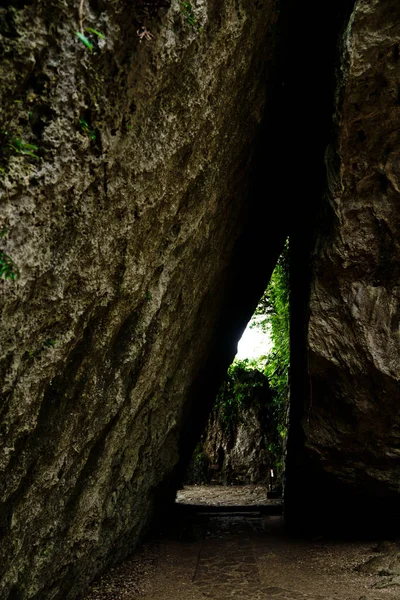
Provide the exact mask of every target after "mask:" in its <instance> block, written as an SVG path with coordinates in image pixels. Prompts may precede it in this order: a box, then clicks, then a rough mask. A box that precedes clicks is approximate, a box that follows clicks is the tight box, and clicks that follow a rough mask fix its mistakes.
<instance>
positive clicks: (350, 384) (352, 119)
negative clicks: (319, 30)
mask: <svg viewBox="0 0 400 600" xmlns="http://www.w3.org/2000/svg"><path fill="white" fill-rule="evenodd" d="M399 18H400V7H399V4H398V2H396V1H388V2H376V1H373V2H370V1H364V0H360V1H358V2H356V3H355V8H354V11H353V14H352V15H351V18H350V20H349V22H348V26H347V28H346V31H345V33H344V36H343V43H342V63H341V68H340V72H338V83H337V91H336V112H335V125H336V129H337V137H336V140H335V142H334V143H332V144H331V146H330V148H329V149H328V151H327V154H326V164H327V174H328V193H327V197H326V201H325V207H324V213H323V215H322V217H321V220H320V222H319V225H318V231H319V233H318V240H317V244H316V248H315V251H314V261H313V275H312V282H311V298H310V320H309V330H308V349H309V360H308V374H307V383H306V386H307V389H308V401H307V403H306V406H305V411H304V415H303V433H304V436H305V438H304V439H305V441H304V445H303V448H304V447H305V452H304V455H303V459H300V460H298V463H297V467H296V468H297V470H298V475H297V477H298V478H299V482H302V484H303V488H302V492H305V494H302V493H299V500H300V504H301V505H302V507H304V506H305V505H306V504H307V502H310V503H311V505H312V507H313V508H311V511H310V510H309V508H308V514H309V516H311V519H313V515H312V514H311V513H312V511H313V510H316V512H317V513H318V514H319V515H321V514H323V515H324V516H323V518H324V519H325V521H329V520H330V519H332V522H333V521H336V520H337V515H338V514H339V513H343V512H344V513H345V514H347V517H350V522H351V521H352V519H357V518H358V517H362V519H364V518H365V517H366V516H368V520H365V521H364V524H365V530H366V531H367V530H368V528H369V527H373V526H374V523H375V522H379V521H380V520H382V517H383V518H384V519H387V520H388V521H389V522H390V520H391V519H392V527H395V523H394V520H395V519H397V508H396V506H397V503H398V498H399V494H400V387H399V377H400V330H399V315H400V286H399V281H400V271H399V265H400V242H399V240H400V211H399V206H400V186H399V182H400V179H399V176H400V171H399V158H400V154H399V148H400V101H399V81H400V60H399V48H400V25H399V23H400V21H399ZM293 464H294V463H293ZM292 474H293V472H292ZM291 491H292V492H294V490H293V489H292V490H291ZM302 495H303V496H305V498H304V499H303V500H302V498H301V496H302ZM314 502H315V503H316V505H315V504H314ZM393 519H394V520H393ZM353 522H354V521H353Z"/></svg>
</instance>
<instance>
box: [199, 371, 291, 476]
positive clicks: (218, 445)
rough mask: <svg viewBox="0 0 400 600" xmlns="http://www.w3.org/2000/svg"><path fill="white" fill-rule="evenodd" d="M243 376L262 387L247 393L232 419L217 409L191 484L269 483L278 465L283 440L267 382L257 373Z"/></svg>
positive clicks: (201, 443) (214, 409)
mask: <svg viewBox="0 0 400 600" xmlns="http://www.w3.org/2000/svg"><path fill="white" fill-rule="evenodd" d="M241 377H242V381H244V382H249V381H252V380H253V382H254V383H253V385H255V384H256V383H258V384H259V386H258V387H253V388H250V390H248V392H247V393H248V395H247V397H245V398H244V400H243V401H242V402H240V404H239V405H238V407H237V410H236V411H234V412H232V415H231V416H230V417H229V416H227V415H226V413H225V411H224V408H223V407H221V406H218V405H217V406H214V408H213V410H212V412H211V414H210V417H209V419H208V423H207V427H206V429H205V431H204V433H203V435H202V437H201V439H200V442H199V444H198V446H197V447H196V449H195V452H194V454H193V458H192V462H191V465H190V466H189V471H188V478H189V481H190V483H209V482H212V483H218V484H223V485H232V484H234V485H244V484H250V483H252V484H254V483H265V484H267V483H270V469H271V468H272V467H273V468H274V469H275V466H276V465H275V462H274V461H275V460H276V458H275V455H273V452H274V451H275V452H277V449H278V448H279V447H280V446H281V443H280V441H281V440H280V436H279V433H278V431H277V422H276V418H275V413H274V405H273V401H272V397H271V392H270V390H269V388H268V380H266V379H265V380H263V377H262V374H261V373H260V372H258V371H256V372H255V373H252V372H251V371H249V372H245V373H244V374H242V375H241ZM228 415H229V413H228ZM275 472H276V469H275Z"/></svg>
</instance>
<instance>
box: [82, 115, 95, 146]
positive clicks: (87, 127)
mask: <svg viewBox="0 0 400 600" xmlns="http://www.w3.org/2000/svg"><path fill="white" fill-rule="evenodd" d="M79 125H80V126H81V129H82V131H83V133H84V134H85V135H87V136H88V137H89V138H90V139H91V140H92V142H95V141H96V139H97V135H96V131H95V130H94V129H93V128H92V127H91V126H90V125H89V123H88V122H87V121H85V119H79Z"/></svg>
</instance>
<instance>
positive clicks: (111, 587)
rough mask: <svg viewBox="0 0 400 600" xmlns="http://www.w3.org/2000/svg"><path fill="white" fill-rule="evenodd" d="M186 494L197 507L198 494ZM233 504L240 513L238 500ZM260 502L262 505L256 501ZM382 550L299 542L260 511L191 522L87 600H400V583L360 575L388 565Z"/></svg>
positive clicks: (183, 521)
mask: <svg viewBox="0 0 400 600" xmlns="http://www.w3.org/2000/svg"><path fill="white" fill-rule="evenodd" d="M187 493H188V495H189V496H190V497H191V498H192V500H191V503H192V504H193V503H197V502H194V500H193V494H194V496H195V493H193V490H189V491H188V492H187ZM239 494H242V495H243V494H244V491H243V489H241V490H240V491H239ZM233 496H235V494H233ZM203 497H204V494H203ZM231 500H232V502H231V504H233V505H237V495H236V496H235V498H234V499H232V498H231ZM253 500H254V504H257V505H259V504H260V498H259V497H258V495H257V494H256V495H255V496H254V494H253ZM207 504H208V503H205V505H207ZM249 505H251V502H250V503H248V504H247V505H245V506H247V507H249ZM247 510H249V508H247ZM376 546H377V544H376V542H370V543H368V542H351V543H350V542H332V541H328V540H317V541H299V540H297V541H296V540H293V539H290V538H288V537H287V535H286V533H285V530H284V528H283V523H282V519H281V517H279V516H268V515H265V514H264V515H263V514H262V513H261V512H256V511H255V512H247V513H240V514H239V513H236V514H233V513H225V514H221V513H220V514H217V513H210V512H207V511H204V512H200V513H199V512H198V513H196V514H194V513H193V514H191V515H187V514H186V515H185V516H182V517H181V518H180V519H179V520H178V522H177V523H175V524H174V526H171V527H170V529H169V530H167V531H166V532H165V533H164V534H163V536H161V537H160V538H159V539H158V540H157V541H154V542H152V543H149V544H147V545H146V546H145V547H144V548H143V549H142V551H141V552H139V553H138V554H136V555H135V556H134V557H132V558H131V559H130V560H128V561H126V562H125V563H123V564H122V565H121V566H120V567H118V568H117V569H115V570H114V571H113V572H111V573H109V574H108V575H106V576H105V577H103V578H102V579H101V580H100V581H99V582H97V583H96V585H95V586H94V587H93V589H92V591H91V593H90V594H88V595H87V596H86V597H85V600H136V599H138V598H141V599H145V600H201V599H204V598H211V599H216V600H230V599H231V598H237V599H239V600H240V599H246V600H399V598H400V587H398V586H397V585H396V582H395V581H394V580H393V577H392V578H390V577H389V575H388V574H387V573H386V575H384V574H382V573H381V575H378V574H374V575H371V574H370V570H369V569H361V570H355V568H356V567H358V565H362V564H366V563H367V562H368V561H369V560H371V559H373V560H375V561H376V559H377V557H381V555H382V553H380V552H377V548H376ZM383 584H385V587H384V588H380V587H379V586H382V585H383ZM386 584H387V585H386Z"/></svg>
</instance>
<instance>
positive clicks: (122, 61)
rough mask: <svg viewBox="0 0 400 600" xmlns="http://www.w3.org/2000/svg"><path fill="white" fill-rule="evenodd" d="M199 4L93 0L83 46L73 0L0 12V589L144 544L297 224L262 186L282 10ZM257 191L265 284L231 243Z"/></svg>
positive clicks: (85, 566) (73, 587)
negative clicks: (200, 415) (159, 499)
mask: <svg viewBox="0 0 400 600" xmlns="http://www.w3.org/2000/svg"><path fill="white" fill-rule="evenodd" d="M141 4H142V5H143V4H147V5H151V4H152V3H151V2H147V3H146V2H144V3H143V2H142V3H141ZM153 4H155V3H153ZM159 4H161V3H159ZM164 4H166V3H164ZM192 4H193V7H194V16H195V21H194V24H192V25H191V24H190V23H189V19H188V16H187V15H185V12H184V10H183V8H182V5H181V3H179V2H178V0H173V1H172V2H171V5H170V6H165V7H164V8H163V9H161V10H160V11H158V12H157V11H153V10H152V9H151V7H150V8H149V11H148V14H150V16H146V11H139V9H137V7H136V8H135V3H133V2H132V1H131V0H119V1H118V0H115V1H112V2H103V1H102V0H99V1H94V0H93V1H91V2H84V3H83V16H84V19H85V20H84V27H92V28H95V29H97V30H99V31H100V32H102V33H103V34H104V36H105V39H104V40H102V39H100V38H96V36H95V35H94V34H92V35H90V34H88V36H89V35H90V37H91V39H92V42H93V44H94V49H93V51H90V50H89V49H88V48H86V47H85V46H84V44H83V43H81V42H80V41H79V39H78V37H77V36H76V35H75V31H76V30H77V29H78V28H79V2H78V1H76V2H72V1H67V0H58V1H56V2H53V1H51V2H50V1H49V0H44V1H43V2H40V3H39V2H14V1H9V2H6V3H5V4H3V5H2V8H0V32H1V35H2V37H1V50H0V52H1V56H2V63H1V65H0V79H1V82H2V85H1V103H2V123H1V124H0V125H1V127H0V129H1V142H2V144H1V145H2V155H1V161H0V162H1V164H0V166H1V169H2V170H1V179H2V181H1V217H0V218H1V229H2V230H3V229H5V230H6V235H5V237H3V238H2V239H1V242H2V251H3V252H4V253H6V255H8V256H10V257H11V258H12V260H13V261H14V263H15V265H16V266H17V268H18V269H19V273H20V277H19V278H18V279H17V280H16V281H11V280H7V281H4V280H1V281H0V286H1V290H0V293H1V297H0V298H1V300H0V302H1V311H2V324H1V333H0V335H1V337H0V348H1V351H0V385H1V392H0V393H1V450H0V469H1V471H0V473H1V474H0V481H1V489H0V503H1V504H0V507H1V509H0V517H1V519H0V526H1V551H0V577H1V586H0V597H1V598H2V599H12V600H23V599H26V598H35V600H46V599H55V600H56V599H61V598H62V599H63V600H68V599H72V598H74V597H76V595H77V593H78V592H79V591H80V590H81V589H82V588H83V587H84V586H85V585H86V583H87V582H88V581H89V580H90V579H92V578H93V576H94V575H95V574H96V573H97V572H98V571H99V570H100V569H102V568H103V567H104V566H105V565H106V564H111V563H113V562H115V561H117V560H119V559H120V558H121V557H122V556H124V555H126V553H127V552H128V551H129V550H132V548H133V546H134V545H135V543H136V542H137V540H138V539H139V537H140V535H141V533H142V531H143V530H144V527H145V525H146V522H147V520H148V518H149V516H150V515H151V511H152V506H153V499H154V497H155V492H156V490H157V488H158V486H159V484H160V482H161V481H162V480H163V479H164V478H165V477H166V476H167V475H168V474H169V473H170V472H171V471H172V470H173V469H174V467H175V465H176V463H177V460H178V451H179V443H180V438H181V433H182V432H186V435H188V436H189V435H190V434H189V433H187V432H188V428H189V426H190V420H186V416H187V414H188V411H189V408H190V400H189V399H190V398H191V397H192V396H191V390H192V389H193V382H194V381H196V382H199V381H200V382H201V381H208V380H209V379H212V378H213V377H214V375H213V373H214V372H215V371H216V370H217V371H218V369H223V368H226V367H227V365H228V364H229V359H231V358H232V354H233V348H234V345H233V344H232V339H231V338H232V337H234V336H235V335H236V336H237V337H239V335H240V330H241V329H243V328H244V325H245V322H246V320H247V319H248V318H249V316H250V314H251V312H252V310H253V309H254V307H255V305H256V302H257V300H258V297H259V296H260V295H261V292H262V290H263V288H264V287H265V285H266V282H267V280H268V276H269V273H270V272H271V270H272V267H273V262H274V258H276V256H277V255H278V254H279V250H280V245H281V244H282V243H283V240H284V237H285V234H286V232H283V231H282V232H279V231H278V230H279V227H277V223H276V221H274V215H273V212H272V209H273V206H272V205H271V203H270V202H266V201H265V198H264V196H260V195H257V194H255V189H254V181H253V179H252V174H254V173H255V171H254V169H255V164H256V163H255V154H256V150H257V148H258V146H259V144H258V135H259V132H260V125H261V122H262V118H263V113H264V110H265V103H266V95H265V89H266V83H267V82H268V81H269V79H271V78H272V77H273V71H272V70H271V61H272V57H273V54H274V40H275V35H274V33H273V28H274V23H275V21H276V14H275V12H274V2H273V1H272V0H271V1H266V2H258V1H255V0H243V1H238V0H223V1H222V0H218V1H216V0H196V2H192ZM141 23H143V24H144V25H145V26H146V27H148V29H149V30H150V31H151V32H152V34H153V35H154V39H152V40H151V41H146V40H144V41H142V42H140V41H139V37H138V35H137V33H136V31H137V29H138V27H139V26H140V24H141ZM80 119H81V121H80ZM82 120H83V122H82ZM85 123H86V124H85ZM22 142H24V143H30V144H32V145H34V146H37V147H38V150H37V151H34V154H36V155H37V156H38V158H35V157H33V156H30V155H26V154H25V155H24V154H23V151H24V149H25V150H26V149H27V147H26V146H24V145H22V147H21V143H22ZM21 148H22V153H21ZM16 149H17V150H18V149H19V150H20V152H17V150H16ZM252 185H253V191H252ZM257 202H259V203H260V204H259V205H260V206H261V210H269V211H270V224H271V231H270V234H269V235H268V236H267V239H262V240H260V239H259V236H258V233H257V230H254V229H253V230H251V229H249V230H248V233H247V235H248V237H247V238H246V239H247V240H248V243H247V247H249V248H250V247H252V248H254V244H255V243H257V244H259V245H261V243H262V244H263V245H264V247H265V249H266V252H267V254H268V253H269V256H270V264H269V265H268V266H266V267H265V271H264V273H265V274H264V275H263V276H260V264H261V263H265V258H264V257H263V256H262V255H261V252H258V257H259V258H257V259H256V260H255V263H254V264H255V268H256V269H259V277H258V281H257V282H255V281H252V278H251V268H249V266H248V260H247V259H248V254H246V252H245V251H243V252H244V253H243V254H242V253H241V251H239V250H240V248H242V247H244V246H243V244H242V246H240V244H239V242H240V240H241V239H244V238H243V235H244V233H243V232H246V230H245V227H246V226H247V223H250V224H251V219H250V220H249V219H248V215H249V212H250V211H249V207H250V206H255V205H257ZM250 224H249V225H248V227H249V228H250ZM242 234H243V235H242ZM241 235H242V237H241ZM249 240H250V242H249ZM240 243H241V242H240ZM252 244H253V246H252ZM238 248H239V250H238ZM271 249H272V250H271ZM257 260H258V262H257ZM239 282H241V286H242V287H240V286H239ZM242 289H245V290H246V294H244V292H243V293H242V291H241V290H242ZM244 295H246V298H244ZM235 319H236V320H235ZM233 322H235V327H236V330H235V331H234V332H233V333H231V334H230V336H225V337H224V336H223V335H222V334H226V328H227V327H229V326H232V323H233ZM221 323H222V324H221ZM224 328H225V329H224ZM221 339H223V343H222V342H221V343H220V342H218V340H221ZM217 342H218V343H217ZM218 344H219V346H218ZM222 346H223V347H222ZM210 355H211V357H212V358H211V359H210V360H209V362H208V363H207V361H206V359H207V357H208V356H210ZM217 359H218V360H217ZM212 361H214V362H215V364H214V365H213V362H212ZM207 364H208V369H209V370H208V371H207V369H206V367H207ZM213 366H214V367H215V368H214V370H213V371H211V368H212V367H213ZM210 373H211V375H210ZM202 378H203V379H202ZM204 386H206V384H204ZM204 402H205V401H204ZM188 407H189V408H188ZM189 412H190V411H189ZM194 441H195V440H193V442H194Z"/></svg>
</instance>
